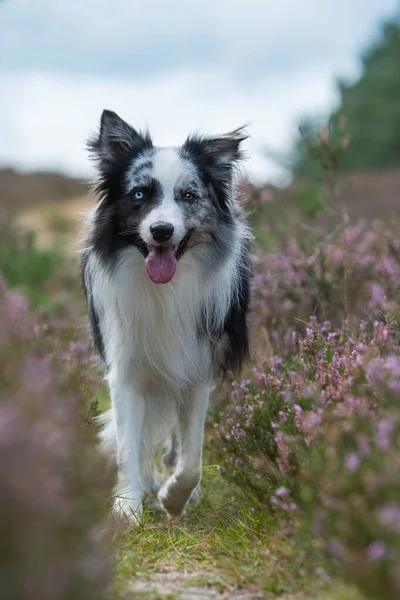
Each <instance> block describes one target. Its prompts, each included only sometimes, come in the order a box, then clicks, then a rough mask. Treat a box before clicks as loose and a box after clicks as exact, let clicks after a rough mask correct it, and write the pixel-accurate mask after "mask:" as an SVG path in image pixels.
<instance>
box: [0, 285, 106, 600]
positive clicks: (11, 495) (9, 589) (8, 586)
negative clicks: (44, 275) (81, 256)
mask: <svg viewBox="0 0 400 600" xmlns="http://www.w3.org/2000/svg"><path fill="white" fill-rule="evenodd" d="M0 315H1V317H0V342H1V343H0V348H1V349H0V382H1V385H0V389H1V392H0V489H1V494H0V531H1V545H0V564H1V569H0V596H1V598H7V600H14V599H15V600H17V599H22V598H23V599H24V600H28V599H32V600H37V599H39V598H40V600H69V599H71V600H80V599H81V600H90V599H91V598H93V600H99V599H100V598H104V597H105V594H106V591H107V586H108V583H109V575H110V570H109V563H108V558H107V555H106V553H105V550H104V541H105V540H103V539H102V538H103V537H104V536H103V528H104V517H105V514H106V507H107V501H108V494H109V490H110V489H111V485H112V481H111V475H110V473H109V472H107V470H105V465H104V462H103V459H102V457H100V456H99V454H98V453H97V450H96V446H95V443H94V439H93V434H94V431H93V428H90V427H88V424H87V423H88V422H89V421H90V419H89V418H88V417H89V414H88V409H86V408H85V404H84V402H83V398H82V389H83V385H82V384H83V383H84V381H85V377H86V376H85V372H86V371H87V370H88V369H87V362H88V360H89V361H90V356H88V352H87V349H86V347H85V345H82V344H79V343H77V342H75V343H72V341H71V340H69V341H68V342H67V349H66V351H63V349H62V347H61V342H60V341H59V340H62V339H63V338H65V339H66V340H67V338H68V337H70V336H68V335H64V333H63V332H62V331H60V329H59V326H58V325H57V324H54V326H53V327H51V326H47V325H46V326H44V325H42V324H41V323H40V321H39V319H38V318H37V316H36V315H34V314H33V313H31V312H30V311H29V309H28V306H27V303H26V301H25V300H24V298H23V297H22V296H20V295H19V294H17V293H16V292H14V291H11V290H9V289H7V288H6V287H5V285H4V283H2V284H1V290H0ZM49 332H50V333H49ZM50 336H53V337H52V339H50ZM55 348H56V350H57V351H56V352H54V349H55ZM83 365H84V366H83Z"/></svg>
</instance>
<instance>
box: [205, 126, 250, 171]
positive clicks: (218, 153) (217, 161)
mask: <svg viewBox="0 0 400 600" xmlns="http://www.w3.org/2000/svg"><path fill="white" fill-rule="evenodd" d="M248 137H249V136H248V134H247V133H246V131H245V129H244V127H239V128H238V129H235V130H234V131H231V132H230V133H226V134H224V135H220V136H216V137H208V138H203V139H202V140H201V145H202V147H203V151H204V156H205V158H206V160H207V161H208V162H210V163H213V164H214V165H216V166H218V165H221V166H223V165H226V166H229V165H233V164H234V163H237V162H239V161H240V160H242V159H243V158H244V155H243V152H242V149H241V147H240V145H241V143H242V142H244V140H246V139H247V138H248Z"/></svg>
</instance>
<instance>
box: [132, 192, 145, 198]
mask: <svg viewBox="0 0 400 600" xmlns="http://www.w3.org/2000/svg"><path fill="white" fill-rule="evenodd" d="M134 198H135V200H143V198H144V194H143V192H142V191H141V190H137V191H136V192H135V193H134Z"/></svg>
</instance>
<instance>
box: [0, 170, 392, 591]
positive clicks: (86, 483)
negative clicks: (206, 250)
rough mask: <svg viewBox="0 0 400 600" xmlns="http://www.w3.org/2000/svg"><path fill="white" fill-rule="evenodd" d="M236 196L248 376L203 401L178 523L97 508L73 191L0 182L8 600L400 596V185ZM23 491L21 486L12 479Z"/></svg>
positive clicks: (48, 179) (12, 178) (102, 470)
mask: <svg viewBox="0 0 400 600" xmlns="http://www.w3.org/2000/svg"><path fill="white" fill-rule="evenodd" d="M330 183H331V182H328V183H326V182H325V183H324V182H323V183H322V184H321V185H318V186H317V185H315V184H313V185H311V184H309V183H306V182H302V183H301V182H297V183H296V185H294V186H292V187H290V188H288V189H287V190H278V189H274V188H272V187H268V188H264V189H254V188H251V187H250V186H243V193H242V196H243V201H245V199H246V202H247V208H248V210H249V212H250V218H251V222H252V224H253V227H254V229H255V235H256V242H255V253H254V254H255V256H254V258H255V265H256V272H257V274H256V291H255V303H254V311H253V315H252V331H253V336H252V340H253V342H252V362H251V364H250V365H248V366H247V367H246V371H245V373H244V374H243V379H241V380H240V381H234V380H230V381H228V382H227V383H225V384H224V385H223V386H220V387H219V388H218V389H217V390H216V392H215V395H214V398H213V402H212V406H211V408H210V414H209V418H208V423H207V434H206V447H205V464H204V475H203V482H202V495H201V500H200V503H199V505H198V506H196V507H190V508H189V509H188V510H187V514H186V515H185V517H184V518H183V519H182V520H181V521H178V522H171V521H169V520H168V519H167V518H166V516H165V515H164V514H162V513H159V512H157V511H153V510H151V509H150V508H148V509H147V510H146V511H145V516H144V520H143V523H142V524H141V525H140V526H139V527H138V528H132V527H128V526H127V525H126V524H125V523H121V522H120V521H116V520H115V519H114V518H112V517H111V516H110V514H109V511H108V504H109V497H110V490H111V489H112V484H113V481H114V477H115V473H114V472H113V471H112V469H109V468H108V467H107V465H105V464H104V461H103V459H102V457H100V456H98V454H97V452H96V448H95V442H94V434H95V426H94V424H93V416H95V415H96V414H98V413H99V412H100V411H101V410H103V409H104V408H105V407H106V406H107V402H108V400H107V393H106V390H105V388H104V385H103V382H102V377H101V373H100V372H99V369H98V366H97V362H96V358H95V356H94V354H93V349H92V347H91V342H90V339H89V336H88V333H87V327H86V315H85V306H84V303H83V299H82V295H81V292H80V286H79V275H78V265H77V253H76V250H77V240H78V239H79V235H80V228H81V217H80V215H81V213H82V211H83V210H85V208H86V207H87V206H89V205H90V203H91V202H92V199H91V198H90V197H89V196H87V195H86V188H85V186H84V185H83V184H81V183H80V182H78V181H74V180H68V179H67V178H60V177H58V176H55V175H52V174H44V175H43V174H42V175H40V176H39V175H38V176H32V175H21V174H18V173H14V172H11V171H9V170H7V171H2V172H0V190H1V192H0V211H1V214H2V215H4V216H5V217H6V218H4V219H3V225H2V226H1V227H2V233H3V235H2V238H1V240H0V273H1V275H2V279H1V283H0V303H1V304H2V306H1V313H0V314H1V317H0V339H1V341H2V345H1V356H0V381H1V392H0V401H1V402H0V487H1V489H2V490H4V493H3V492H2V495H1V499H0V504H1V510H0V523H1V526H0V531H1V532H2V542H3V543H2V549H1V550H0V563H1V564H2V565H4V566H3V568H2V570H1V571H0V596H1V597H4V598H10V599H14V598H21V597H23V598H27V599H28V600H30V599H32V600H37V599H38V598H40V599H41V600H70V599H71V600H72V599H73V600H81V599H82V600H91V599H92V598H93V600H94V599H96V600H101V599H102V598H104V599H108V600H130V599H131V598H132V599H133V598H148V599H154V600H155V599H159V598H169V599H171V600H172V599H173V598H177V599H178V598H182V599H189V600H191V599H203V598H204V599H207V598H221V599H226V598H238V599H239V598H240V599H242V600H245V599H246V600H250V599H256V598H265V599H273V598H277V599H280V600H367V598H375V599H376V600H397V599H398V598H399V597H400V576H399V573H400V462H399V456H400V453H399V450H400V410H399V397H400V396H399V394H400V352H399V341H400V327H399V326H400V288H399V285H400V284H399V282H400V239H399V237H398V231H399V228H398V218H399V203H398V200H399V194H398V190H399V189H400V173H399V172H396V171H394V172H387V173H364V174H358V175H352V176H346V177H344V178H339V179H338V180H337V181H335V186H334V187H332V185H330ZM21 482H23V485H22V483H21Z"/></svg>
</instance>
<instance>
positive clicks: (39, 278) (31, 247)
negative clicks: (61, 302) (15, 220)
mask: <svg viewBox="0 0 400 600" xmlns="http://www.w3.org/2000/svg"><path fill="white" fill-rule="evenodd" d="M65 263H66V260H65V256H64V255H63V253H62V251H61V250H59V249H56V248H51V249H39V248H37V246H36V244H35V236H34V234H33V233H32V232H29V231H21V230H19V229H17V228H16V227H14V226H13V225H9V224H2V225H1V226H0V272H1V273H2V274H3V277H4V279H5V281H6V282H7V285H9V286H10V287H12V288H18V290H20V291H21V292H22V293H23V294H24V295H25V296H26V297H28V298H29V299H30V300H31V301H32V302H33V304H34V305H39V304H41V303H43V302H45V301H46V300H47V292H48V290H47V288H46V286H47V285H48V283H49V281H50V280H51V278H52V277H53V276H54V275H55V274H56V273H57V271H58V270H60V269H61V268H62V267H65Z"/></svg>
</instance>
